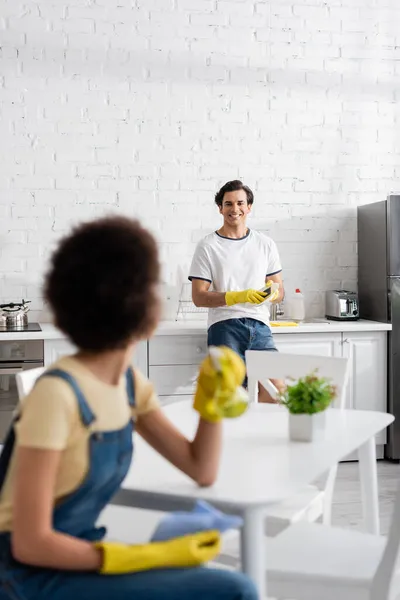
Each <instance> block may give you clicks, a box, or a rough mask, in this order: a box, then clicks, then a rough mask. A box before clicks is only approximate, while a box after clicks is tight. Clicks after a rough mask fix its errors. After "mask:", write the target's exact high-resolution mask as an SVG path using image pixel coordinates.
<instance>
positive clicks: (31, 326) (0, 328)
mask: <svg viewBox="0 0 400 600" xmlns="http://www.w3.org/2000/svg"><path fill="white" fill-rule="evenodd" d="M21 331H24V332H29V331H42V328H41V327H40V325H39V323H28V324H27V325H17V326H15V327H13V328H11V327H9V326H8V327H7V325H5V324H3V323H0V333H5V332H6V333H18V332H21Z"/></svg>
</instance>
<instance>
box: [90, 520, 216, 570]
mask: <svg viewBox="0 0 400 600" xmlns="http://www.w3.org/2000/svg"><path fill="white" fill-rule="evenodd" d="M94 545H95V546H96V548H100V549H101V550H102V552H103V564H102V567H101V569H100V572H101V573H103V574H104V575H118V574H122V573H133V572H135V571H148V570H150V569H169V568H174V567H175V568H178V567H197V566H199V565H201V564H203V563H205V562H208V561H209V560H212V559H213V558H214V557H215V556H216V555H217V554H218V553H219V552H220V550H221V537H220V534H219V532H218V531H202V532H200V533H195V534H193V535H185V536H183V537H179V538H174V539H172V540H168V541H166V542H153V543H150V544H143V545H138V546H130V545H128V544H120V543H118V542H96V543H95V544H94Z"/></svg>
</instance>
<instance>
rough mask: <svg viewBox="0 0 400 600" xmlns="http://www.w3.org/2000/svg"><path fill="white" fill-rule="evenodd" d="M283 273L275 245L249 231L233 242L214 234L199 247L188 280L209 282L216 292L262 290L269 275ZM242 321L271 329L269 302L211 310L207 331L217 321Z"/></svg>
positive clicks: (262, 235) (202, 241)
mask: <svg viewBox="0 0 400 600" xmlns="http://www.w3.org/2000/svg"><path fill="white" fill-rule="evenodd" d="M281 270H282V267H281V262H280V259H279V254H278V249H277V247H276V244H275V242H274V241H273V240H272V239H271V238H269V237H268V236H266V235H264V234H263V233H260V232H258V231H254V230H253V229H251V230H250V229H249V230H248V232H247V235H245V237H243V238H240V239H233V238H227V237H224V236H222V235H220V234H219V233H217V232H216V231H215V232H213V233H210V234H209V235H207V236H206V237H205V238H203V239H202V240H201V241H200V242H199V243H198V244H197V247H196V251H195V253H194V256H193V260H192V265H191V267H190V272H189V279H190V281H192V279H204V280H205V281H209V282H210V283H211V286H210V291H214V292H236V291H240V290H247V289H249V288H251V289H255V290H259V289H261V288H262V287H263V286H264V285H265V278H266V277H267V276H268V275H276V273H279V272H280V271H281ZM243 317H247V318H251V319H257V320H258V321H262V322H263V323H266V324H267V325H268V324H269V302H263V303H262V304H250V303H248V302H246V303H243V304H234V305H233V306H221V307H219V308H209V310H208V327H211V325H213V324H214V323H218V321H224V320H225V319H240V318H243Z"/></svg>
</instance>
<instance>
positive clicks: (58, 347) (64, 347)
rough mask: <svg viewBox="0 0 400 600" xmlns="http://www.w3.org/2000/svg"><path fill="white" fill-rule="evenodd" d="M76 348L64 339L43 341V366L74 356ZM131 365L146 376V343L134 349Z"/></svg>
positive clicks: (141, 343)
mask: <svg viewBox="0 0 400 600" xmlns="http://www.w3.org/2000/svg"><path fill="white" fill-rule="evenodd" d="M75 352H76V348H75V346H74V345H73V344H71V342H69V341H68V340H66V339H55V340H44V366H45V367H48V366H50V365H51V364H53V363H54V362H56V361H57V360H59V359H60V358H62V357H63V356H68V355H70V354H74V353H75ZM133 363H134V364H135V365H136V366H137V367H138V369H139V370H140V371H141V372H142V373H143V375H145V376H146V377H147V376H148V367H147V342H140V343H139V344H138V346H137V347H136V351H135V354H134V357H133Z"/></svg>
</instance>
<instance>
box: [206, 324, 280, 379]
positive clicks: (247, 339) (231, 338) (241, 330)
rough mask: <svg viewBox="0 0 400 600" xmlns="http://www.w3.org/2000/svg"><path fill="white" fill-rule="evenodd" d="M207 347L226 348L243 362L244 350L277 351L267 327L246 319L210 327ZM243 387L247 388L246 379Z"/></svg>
mask: <svg viewBox="0 0 400 600" xmlns="http://www.w3.org/2000/svg"><path fill="white" fill-rule="evenodd" d="M207 345H208V346H228V348H231V349H232V350H234V351H235V352H236V353H237V354H239V356H240V357H241V358H242V359H243V360H244V361H245V352H246V350H267V351H270V352H277V351H278V350H277V348H276V346H275V342H274V338H273V337H272V333H271V329H270V328H269V327H268V325H266V324H265V323H262V322H261V321H257V319H249V318H247V317H244V318H240V319H225V320H224V321H218V322H217V323H214V325H211V327H210V328H209V330H208V333H207ZM243 386H244V387H246V386H247V377H245V379H244V381H243Z"/></svg>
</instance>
